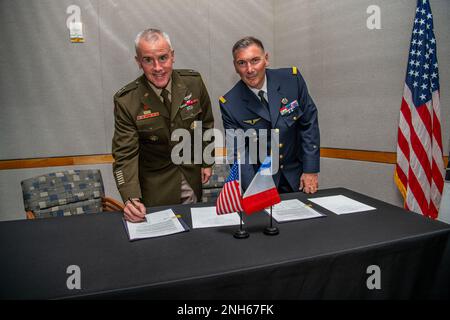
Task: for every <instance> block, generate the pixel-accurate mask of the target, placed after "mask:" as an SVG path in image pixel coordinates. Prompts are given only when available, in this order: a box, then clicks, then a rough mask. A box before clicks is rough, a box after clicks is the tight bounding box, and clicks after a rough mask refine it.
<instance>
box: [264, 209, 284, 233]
mask: <svg viewBox="0 0 450 320" xmlns="http://www.w3.org/2000/svg"><path fill="white" fill-rule="evenodd" d="M272 207H273V206H270V226H268V227H266V228H265V229H264V234H265V235H268V236H276V235H277V234H279V233H280V230H278V228H277V227H274V226H273V217H272Z"/></svg>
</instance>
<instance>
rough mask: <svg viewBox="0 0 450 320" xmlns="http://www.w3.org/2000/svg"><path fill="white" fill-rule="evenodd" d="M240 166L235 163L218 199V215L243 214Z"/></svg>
mask: <svg viewBox="0 0 450 320" xmlns="http://www.w3.org/2000/svg"><path fill="white" fill-rule="evenodd" d="M239 178H240V175H239V164H238V163H237V162H236V161H234V163H233V165H232V166H231V169H230V174H229V175H228V178H227V179H226V180H225V185H224V186H223V188H222V190H221V191H220V194H219V197H218V198H217V204H216V212H217V214H224V213H232V212H242V210H243V209H242V192H241V187H240V185H239V183H240V182H239V180H240V179H239Z"/></svg>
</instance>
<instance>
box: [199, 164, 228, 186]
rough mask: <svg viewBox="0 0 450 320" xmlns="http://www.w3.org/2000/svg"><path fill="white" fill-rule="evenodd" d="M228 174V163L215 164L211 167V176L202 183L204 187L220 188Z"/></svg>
mask: <svg viewBox="0 0 450 320" xmlns="http://www.w3.org/2000/svg"><path fill="white" fill-rule="evenodd" d="M229 174H230V166H229V165H228V164H216V165H214V167H213V169H212V174H211V178H209V181H208V182H207V183H206V184H204V185H203V188H204V189H209V188H222V187H223V185H224V184H225V179H226V178H227V177H228V175H229Z"/></svg>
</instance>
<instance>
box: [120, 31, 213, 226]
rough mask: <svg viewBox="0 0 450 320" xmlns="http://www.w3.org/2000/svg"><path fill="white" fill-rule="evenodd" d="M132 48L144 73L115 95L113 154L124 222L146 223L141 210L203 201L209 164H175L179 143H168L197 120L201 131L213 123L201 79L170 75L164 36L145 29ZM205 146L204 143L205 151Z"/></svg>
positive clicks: (171, 57)
mask: <svg viewBox="0 0 450 320" xmlns="http://www.w3.org/2000/svg"><path fill="white" fill-rule="evenodd" d="M135 46H136V61H137V64H138V65H139V67H140V68H141V69H142V70H143V73H144V74H143V75H142V76H141V77H139V78H138V79H136V80H135V81H133V82H131V83H129V84H128V85H126V86H125V87H123V88H122V89H120V90H119V91H118V92H117V93H116V94H115V95H114V116H115V131H114V137H113V140H112V154H113V157H114V160H115V161H114V164H113V172H114V177H115V180H116V184H117V187H118V189H119V192H120V194H121V196H122V199H123V200H124V202H125V209H124V216H125V219H126V220H128V221H132V222H139V221H144V220H145V218H144V215H145V206H147V207H148V206H158V205H168V204H178V203H193V202H196V201H198V200H200V199H201V193H202V189H201V187H202V183H206V182H207V181H208V180H209V177H210V176H211V165H207V164H205V163H203V164H194V161H192V163H191V164H189V163H182V164H180V165H176V164H174V163H173V161H172V159H171V152H172V148H173V147H174V146H175V145H177V144H178V141H171V134H172V132H173V131H174V130H176V129H180V128H181V129H186V130H189V131H190V133H191V135H192V133H193V130H194V129H195V127H196V126H198V124H199V122H196V121H201V126H202V128H203V130H207V129H210V128H213V127H214V119H213V113H212V109H211V102H210V98H209V95H208V92H207V90H206V87H205V84H204V83H203V81H202V78H201V76H200V74H199V73H198V72H196V71H193V70H173V63H174V61H175V56H174V50H173V48H172V45H171V42H170V38H169V36H168V35H167V34H166V33H165V32H162V31H160V30H157V29H147V30H144V31H142V32H140V33H139V34H138V35H137V37H136V40H135ZM192 141H193V139H192ZM206 145H207V143H206V142H203V148H204V147H205V146H206ZM203 148H202V149H203ZM192 150H194V148H193V147H192ZM192 158H194V155H193V154H192Z"/></svg>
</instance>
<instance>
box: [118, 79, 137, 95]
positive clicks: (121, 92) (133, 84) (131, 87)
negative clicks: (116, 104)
mask: <svg viewBox="0 0 450 320" xmlns="http://www.w3.org/2000/svg"><path fill="white" fill-rule="evenodd" d="M138 85H139V81H137V80H136V81H133V82H131V83H129V84H127V85H126V86H124V87H123V88H121V89H120V90H119V91H117V92H116V94H115V96H116V97H121V96H123V95H124V94H125V93H127V92H129V91H131V90H134V89H136V88H137V87H138Z"/></svg>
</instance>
